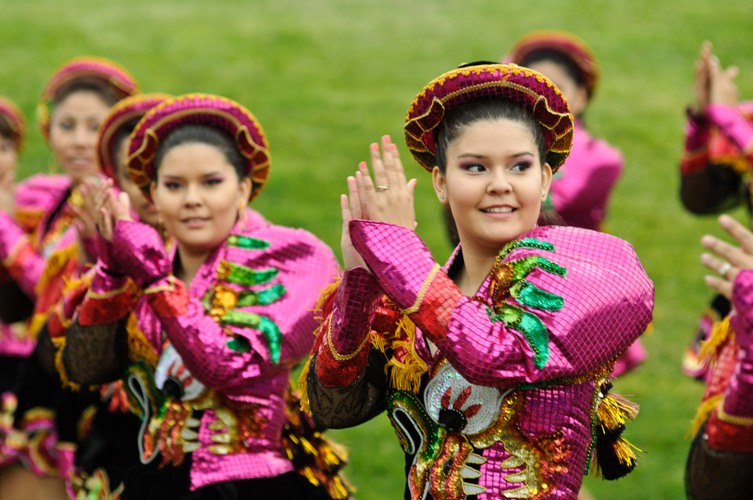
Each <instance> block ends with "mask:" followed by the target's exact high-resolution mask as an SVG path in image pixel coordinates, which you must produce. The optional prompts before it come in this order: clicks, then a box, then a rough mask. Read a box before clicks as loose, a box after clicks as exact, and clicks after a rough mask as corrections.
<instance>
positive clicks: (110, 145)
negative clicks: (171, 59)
mask: <svg viewBox="0 0 753 500" xmlns="http://www.w3.org/2000/svg"><path fill="white" fill-rule="evenodd" d="M169 97H170V96H168V95H167V94H135V95H132V96H130V97H126V98H125V99H123V100H122V101H120V102H118V103H117V104H115V106H113V107H112V108H111V109H110V113H109V114H108V115H107V117H106V118H105V120H104V121H103V122H102V125H100V127H99V134H98V136H97V160H98V161H99V166H100V168H101V169H102V172H103V173H104V174H105V175H107V176H108V177H110V178H111V179H114V180H115V181H116V182H117V171H118V169H117V165H116V164H115V162H116V160H115V148H116V147H117V144H115V142H116V141H117V140H118V138H119V137H120V136H121V134H120V132H121V130H122V129H123V127H124V126H127V125H129V124H132V127H135V125H136V123H138V121H139V120H141V118H143V116H144V115H145V114H146V112H147V111H149V110H150V109H152V108H153V107H155V106H157V105H158V104H162V103H163V102H165V100H167V99H168V98H169ZM131 131H132V130H131ZM131 131H129V133H130V132H131Z"/></svg>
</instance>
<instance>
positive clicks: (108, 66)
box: [37, 57, 138, 138]
mask: <svg viewBox="0 0 753 500" xmlns="http://www.w3.org/2000/svg"><path fill="white" fill-rule="evenodd" d="M82 78H91V79H94V80H98V81H100V82H102V83H104V84H106V85H107V86H109V87H110V88H111V89H112V91H113V93H114V94H115V96H116V97H117V98H118V99H122V98H124V97H128V96H130V95H133V94H135V93H136V92H138V84H137V83H136V80H135V79H134V78H133V76H131V74H130V73H129V72H128V71H127V70H126V69H125V68H123V67H122V66H120V65H118V64H117V63H115V62H113V61H110V60H109V59H105V58H102V57H78V58H75V59H71V60H70V61H68V62H66V63H65V64H63V65H62V66H61V67H60V68H58V69H57V71H55V73H53V75H52V77H51V78H50V80H49V81H48V82H47V85H46V86H45V88H44V90H43V91H42V95H41V97H40V98H39V104H38V105H37V120H38V121H39V128H40V130H41V131H42V134H43V135H44V137H45V138H49V135H50V115H51V114H52V110H51V109H50V106H51V104H52V102H53V101H54V100H55V96H56V95H57V94H58V92H60V90H61V89H62V88H63V87H65V86H66V85H67V84H69V83H71V82H73V81H75V80H77V79H82Z"/></svg>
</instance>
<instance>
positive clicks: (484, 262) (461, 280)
mask: <svg viewBox="0 0 753 500" xmlns="http://www.w3.org/2000/svg"><path fill="white" fill-rule="evenodd" d="M460 244H461V251H462V252H463V269H462V271H461V272H460V273H458V276H457V277H456V278H455V284H456V285H457V286H458V288H460V291H461V292H463V295H467V296H469V297H471V296H473V295H476V292H478V289H479V287H480V286H481V284H482V283H483V282H484V280H485V279H486V276H487V275H488V274H489V271H490V270H491V268H492V266H493V265H494V260H495V259H496V258H497V251H495V252H493V253H492V252H489V251H486V250H484V249H479V248H474V247H473V246H471V245H464V244H463V240H462V238H461V240H460Z"/></svg>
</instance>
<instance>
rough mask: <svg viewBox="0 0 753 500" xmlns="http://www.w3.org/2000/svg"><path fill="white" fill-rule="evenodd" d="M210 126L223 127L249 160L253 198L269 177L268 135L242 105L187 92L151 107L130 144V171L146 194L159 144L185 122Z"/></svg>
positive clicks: (185, 123) (249, 175)
mask: <svg viewBox="0 0 753 500" xmlns="http://www.w3.org/2000/svg"><path fill="white" fill-rule="evenodd" d="M189 124H195V125H208V126H211V127H216V128H219V129H221V130H224V131H225V132H227V133H228V134H230V136H231V137H232V138H233V139H234V141H235V145H236V146H237V148H238V151H239V152H240V153H241V155H242V156H243V158H245V160H246V165H245V166H246V175H247V176H248V177H249V179H251V183H252V190H251V198H250V199H249V201H251V200H253V199H254V198H255V197H256V196H257V195H258V194H259V192H260V191H261V190H262V188H263V187H264V185H265V184H266V182H267V177H268V176H269V167H270V156H269V146H268V144H267V138H266V136H265V135H264V130H263V129H262V128H261V124H260V123H259V121H258V120H257V119H256V118H255V117H254V115H252V114H251V113H250V112H249V111H248V110H247V109H246V108H244V107H243V106H241V105H240V104H238V103H236V102H234V101H232V100H230V99H227V98H224V97H220V96H216V95H210V94H188V95H184V96H181V97H175V98H169V99H167V100H166V101H165V102H163V103H162V104H160V105H159V106H157V107H155V108H152V109H151V110H150V111H149V112H147V114H146V115H144V118H142V119H141V121H140V122H139V124H138V125H137V126H136V130H134V131H133V134H131V140H130V141H129V144H128V160H127V164H128V173H129V174H130V175H131V178H132V179H133V181H134V182H135V183H136V185H138V186H139V187H140V188H141V190H142V191H143V192H144V194H146V196H147V197H149V198H151V194H150V192H149V185H150V184H151V182H152V181H153V180H154V172H155V169H154V157H155V155H156V154H157V150H158V149H159V146H160V144H161V143H162V141H164V140H165V139H166V138H167V136H168V135H169V134H170V133H171V132H172V131H173V130H175V129H176V128H178V127H180V126H182V125H189Z"/></svg>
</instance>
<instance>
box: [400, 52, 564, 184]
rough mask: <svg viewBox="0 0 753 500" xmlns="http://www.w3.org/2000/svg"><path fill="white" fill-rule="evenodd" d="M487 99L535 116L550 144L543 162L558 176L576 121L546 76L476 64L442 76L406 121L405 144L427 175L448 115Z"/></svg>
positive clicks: (514, 67)
mask: <svg viewBox="0 0 753 500" xmlns="http://www.w3.org/2000/svg"><path fill="white" fill-rule="evenodd" d="M488 97H500V98H503V99H507V100H510V101H514V102H518V103H520V104H522V105H524V106H525V107H526V108H528V109H529V110H531V112H532V113H533V117H534V119H535V120H536V121H537V122H538V123H539V124H540V125H541V128H542V131H543V133H544V137H545V140H546V147H547V153H546V158H545V160H546V161H547V162H548V163H549V166H550V167H551V168H552V170H553V171H556V170H557V169H558V168H559V166H560V165H562V163H563V162H564V161H565V158H567V155H568V154H570V146H571V144H572V139H573V116H572V114H571V113H570V108H569V107H568V105H567V101H566V100H565V97H564V96H563V95H562V93H561V92H560V91H559V89H558V88H557V87H556V86H555V85H554V84H553V83H552V82H551V81H550V80H549V79H548V78H547V77H545V76H544V75H542V74H541V73H538V72H536V71H533V70H532V69H529V68H524V67H522V66H518V65H515V64H497V63H486V62H483V63H474V64H470V65H463V66H461V67H460V68H457V69H453V70H451V71H448V72H447V73H445V74H443V75H440V76H438V77H437V78H435V79H434V80H432V81H431V82H429V83H428V84H427V85H426V86H425V87H424V88H423V90H421V92H419V94H418V95H417V96H416V98H415V99H414V100H413V102H412V103H411V105H410V108H408V112H407V114H406V117H405V142H406V143H407V145H408V149H409V150H410V152H411V154H413V157H414V158H415V159H416V161H417V162H418V163H419V164H420V165H421V166H422V167H424V168H425V169H426V170H428V171H431V170H432V169H433V168H434V166H435V165H436V154H437V146H436V131H437V127H438V126H439V124H440V123H441V122H442V120H443V119H444V116H445V113H447V112H448V111H449V110H451V109H453V108H455V107H457V106H462V105H463V104H464V103H467V102H470V101H473V100H476V99H481V98H488Z"/></svg>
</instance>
